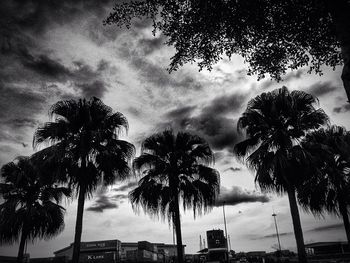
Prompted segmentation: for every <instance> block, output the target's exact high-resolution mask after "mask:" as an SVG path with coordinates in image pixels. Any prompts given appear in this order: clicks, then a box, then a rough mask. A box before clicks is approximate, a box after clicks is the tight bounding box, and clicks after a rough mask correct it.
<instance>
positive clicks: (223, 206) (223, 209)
mask: <svg viewBox="0 0 350 263" xmlns="http://www.w3.org/2000/svg"><path fill="white" fill-rule="evenodd" d="M222 212H223V214H224V224H225V238H226V250H227V262H229V259H228V243H227V227H226V215H225V202H224V203H223V205H222Z"/></svg>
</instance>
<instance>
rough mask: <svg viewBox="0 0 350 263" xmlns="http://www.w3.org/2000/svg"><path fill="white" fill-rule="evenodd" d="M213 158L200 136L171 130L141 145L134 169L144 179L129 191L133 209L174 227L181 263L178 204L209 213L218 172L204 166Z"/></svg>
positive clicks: (214, 193)
mask: <svg viewBox="0 0 350 263" xmlns="http://www.w3.org/2000/svg"><path fill="white" fill-rule="evenodd" d="M213 161H214V156H213V153H212V151H211V149H210V147H209V145H208V144H207V143H206V142H205V141H204V140H203V139H202V138H200V137H198V136H196V135H191V134H189V133H186V132H179V133H177V135H175V134H174V133H173V131H172V130H165V131H163V132H161V133H156V134H154V135H152V136H150V137H148V138H147V139H145V141H144V142H143V144H142V149H141V155H140V156H139V157H137V158H136V159H135V160H134V163H133V167H134V170H135V171H137V172H139V173H140V174H141V175H142V176H143V177H142V178H141V179H140V181H139V183H138V187H137V188H136V189H134V190H133V191H131V192H130V194H129V196H130V200H131V203H132V205H133V208H134V209H136V210H137V209H138V207H142V208H143V209H144V211H146V212H148V213H150V214H151V215H154V216H160V217H162V218H167V219H168V220H169V223H170V222H172V223H173V225H174V226H175V232H176V241H177V255H178V262H180V263H182V262H183V247H182V237H181V222H180V210H179V205H180V203H182V204H183V208H184V209H190V208H192V209H193V212H194V216H196V214H201V213H202V212H204V213H206V212H208V211H209V210H210V209H211V207H212V205H213V204H214V202H215V199H216V196H217V194H218V193H219V186H220V179H219V173H218V172H217V171H216V170H215V169H212V168H210V167H208V166H207V165H209V164H211V163H213Z"/></svg>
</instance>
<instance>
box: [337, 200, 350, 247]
mask: <svg viewBox="0 0 350 263" xmlns="http://www.w3.org/2000/svg"><path fill="white" fill-rule="evenodd" d="M339 210H340V214H341V215H342V217H343V222H344V227H345V232H346V237H347V239H348V245H349V246H350V222H349V214H348V213H349V212H348V209H347V207H346V204H344V203H343V202H339Z"/></svg>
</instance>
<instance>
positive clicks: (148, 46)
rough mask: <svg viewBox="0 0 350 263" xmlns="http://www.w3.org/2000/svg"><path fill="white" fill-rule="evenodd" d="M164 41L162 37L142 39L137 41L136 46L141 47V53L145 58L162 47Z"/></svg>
mask: <svg viewBox="0 0 350 263" xmlns="http://www.w3.org/2000/svg"><path fill="white" fill-rule="evenodd" d="M164 41H165V37H164V36H163V35H160V36H159V37H153V38H142V39H140V40H139V41H138V46H140V47H141V49H142V52H143V53H144V55H146V56H147V55H150V54H152V53H153V52H154V51H156V50H158V49H160V48H161V47H162V46H163V44H164Z"/></svg>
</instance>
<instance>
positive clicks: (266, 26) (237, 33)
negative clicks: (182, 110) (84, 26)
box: [104, 0, 350, 97]
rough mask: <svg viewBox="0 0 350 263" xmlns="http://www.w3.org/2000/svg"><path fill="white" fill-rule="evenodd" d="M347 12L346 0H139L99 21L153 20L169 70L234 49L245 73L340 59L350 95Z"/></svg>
mask: <svg viewBox="0 0 350 263" xmlns="http://www.w3.org/2000/svg"><path fill="white" fill-rule="evenodd" d="M349 13H350V3H349V2H348V1H346V0H336V1H329V0H323V1H316V0H313V1H309V0H287V1H285V0H283V1H282V0H281V1H272V0H204V1H196V0H141V1H130V2H124V3H117V4H116V5H115V7H114V10H113V11H112V12H111V13H110V15H109V16H108V17H107V18H106V20H105V21H104V23H105V24H113V23H115V24H116V25H118V26H123V25H126V26H127V27H129V26H130V25H131V22H132V19H133V18H149V19H151V20H153V26H154V30H160V31H161V32H162V33H163V34H164V35H165V36H166V37H167V42H166V44H168V45H171V46H174V47H175V50H176V53H175V55H174V56H173V57H172V58H171V63H170V67H169V70H170V71H172V70H176V69H178V67H179V66H182V65H183V64H184V63H187V62H191V63H192V62H196V61H197V62H198V65H199V67H200V68H201V69H202V68H207V69H209V70H210V69H211V68H212V65H213V64H214V63H216V62H218V61H219V60H221V59H222V56H223V55H226V56H228V57H231V56H232V55H233V54H239V55H241V56H242V57H243V58H244V60H245V62H247V63H248V65H249V66H248V67H249V68H248V74H257V75H258V78H259V79H260V78H263V77H264V76H265V74H269V75H270V76H271V77H272V78H274V79H276V80H280V79H281V75H283V74H284V73H286V71H287V70H288V69H297V68H300V67H304V66H307V67H308V69H309V72H315V73H319V74H320V73H321V72H322V69H321V66H322V65H326V66H330V67H333V68H334V67H335V66H337V65H341V64H342V62H344V70H343V75H342V77H343V81H344V86H345V88H346V90H347V94H348V97H350V82H349V81H350V76H349V72H350V69H349V63H350V33H349V30H348V28H349V27H350V18H349V17H350V16H349V15H348V14H349ZM341 53H342V55H341ZM346 81H348V83H346Z"/></svg>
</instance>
